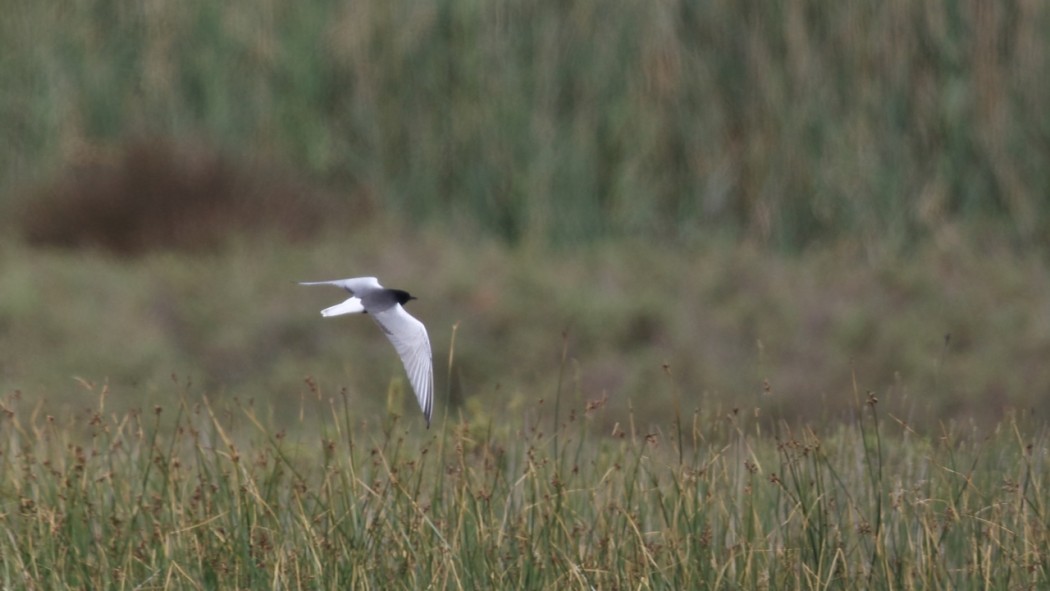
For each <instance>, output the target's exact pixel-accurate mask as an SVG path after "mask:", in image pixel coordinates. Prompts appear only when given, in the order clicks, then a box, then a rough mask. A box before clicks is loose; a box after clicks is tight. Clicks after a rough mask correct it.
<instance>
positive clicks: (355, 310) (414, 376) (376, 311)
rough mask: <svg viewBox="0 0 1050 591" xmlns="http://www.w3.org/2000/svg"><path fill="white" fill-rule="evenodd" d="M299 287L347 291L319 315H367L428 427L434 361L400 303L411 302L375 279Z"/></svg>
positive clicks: (427, 341)
mask: <svg viewBox="0 0 1050 591" xmlns="http://www.w3.org/2000/svg"><path fill="white" fill-rule="evenodd" d="M300 285H334V286H336V287H341V288H343V289H345V290H346V291H348V292H350V295H351V297H350V298H349V299H347V300H346V301H344V302H342V303H339V304H336V305H334V306H331V307H329V308H325V309H324V310H321V315H322V316H325V317H328V316H340V315H342V314H368V315H370V316H371V317H372V319H373V320H375V322H376V324H378V325H379V328H381V329H383V332H384V333H385V334H386V336H387V338H388V339H390V342H391V343H392V344H393V345H394V348H395V349H397V353H398V355H400V356H401V363H402V365H404V366H405V371H406V372H407V373H408V381H409V383H411V384H412V389H413V390H414V391H415V393H416V399H417V400H418V401H419V407H420V408H421V409H422V410H423V415H424V416H425V417H426V419H427V427H428V428H429V427H430V417H431V414H432V411H433V405H434V362H433V356H432V354H431V351H430V337H429V336H428V335H427V329H426V327H425V326H423V323H422V322H420V321H419V320H416V319H415V318H413V317H412V315H411V314H409V313H408V312H406V311H405V309H404V308H403V307H402V304H403V303H405V302H407V301H408V300H411V299H415V298H413V297H412V296H410V295H409V294H408V293H407V292H404V291H401V290H397V289H386V288H384V287H383V286H382V285H380V284H379V280H377V279H376V278H375V277H352V278H350V279H336V280H333V281H309V282H300Z"/></svg>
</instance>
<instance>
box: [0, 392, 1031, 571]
mask: <svg viewBox="0 0 1050 591" xmlns="http://www.w3.org/2000/svg"><path fill="white" fill-rule="evenodd" d="M172 390H173V393H175V394H177V395H178V396H180V400H179V401H178V402H173V403H171V404H169V405H165V406H164V407H156V408H155V409H142V410H135V411H131V412H128V413H115V412H111V411H109V410H107V408H106V396H107V392H106V391H105V389H100V390H96V392H95V393H94V395H95V396H96V397H97V404H93V405H92V407H91V408H85V409H83V411H77V412H71V413H68V414H67V415H65V416H52V415H50V414H48V413H49V409H48V408H46V407H44V406H43V405H41V404H38V403H32V402H30V401H28V400H25V399H21V398H20V397H19V396H18V395H9V396H7V397H6V398H5V399H4V400H3V404H2V411H3V418H2V421H3V430H4V433H5V436H4V438H3V440H2V443H0V462H2V464H3V470H2V471H0V495H2V496H0V508H2V509H0V550H2V554H3V556H4V557H5V559H4V561H3V562H2V565H0V580H2V581H3V584H4V586H5V587H6V588H38V589H39V588H47V589H66V588H85V587H87V588H114V589H117V588H121V589H125V588H126V589H134V588H144V587H145V588H154V589H169V588H178V589H192V588H208V589H215V588H242V589H243V588H312V589H341V588H384V589H389V588H404V589H419V588H434V589H461V588H466V589H473V588H480V587H485V588H510V587H514V588H527V589H541V588H542V589H553V588H557V589H592V588H594V589H637V588H647V589H682V588H720V589H733V588H748V589H782V588H789V589H920V588H921V589H989V588H1001V589H1035V588H1041V587H1044V586H1045V585H1046V584H1047V579H1048V576H1050V572H1048V566H1050V565H1048V564H1047V556H1048V551H1050V531H1048V528H1050V523H1048V518H1047V511H1048V510H1050V507H1048V501H1050V494H1048V491H1047V485H1048V483H1047V480H1046V479H1047V474H1048V472H1047V471H1048V469H1050V455H1048V453H1047V445H1048V444H1050V440H1048V438H1047V432H1046V429H1045V427H1040V426H1039V425H1038V424H1037V423H1035V422H1034V421H1033V420H1032V419H1031V418H1030V417H1026V416H1024V415H1014V416H1011V417H1009V418H1008V419H1006V420H1004V421H1003V422H1002V423H1000V424H998V425H996V426H995V428H994V429H992V430H991V431H989V432H987V433H980V432H979V431H978V430H976V429H973V428H971V427H968V426H966V425H965V424H955V423H951V424H945V425H943V426H942V427H941V429H940V430H938V431H936V432H933V433H930V434H923V433H919V432H916V431H915V430H913V429H912V428H910V427H908V426H907V425H903V424H900V423H897V422H894V421H892V420H889V419H887V415H886V413H885V412H884V411H882V410H881V409H880V403H878V402H877V401H876V399H875V398H874V397H873V396H869V397H868V398H867V400H866V401H860V402H858V406H857V408H856V412H857V415H856V419H855V420H854V421H852V422H849V423H846V424H841V423H831V424H828V425H824V426H820V427H818V426H810V425H803V424H799V425H788V424H786V423H779V424H777V425H776V426H775V428H773V429H771V430H769V429H765V428H763V427H762V423H761V422H759V421H756V420H755V419H754V416H755V414H756V413H757V409H748V410H737V409H733V410H731V411H726V412H722V411H716V410H713V411H705V412H701V413H697V414H693V415H692V416H681V417H679V423H680V425H681V427H682V432H681V433H680V434H679V433H676V427H675V425H673V424H657V425H647V426H642V425H638V424H636V423H635V421H634V420H633V417H632V416H630V415H628V416H627V417H625V418H626V420H627V422H626V423H624V424H618V425H617V426H616V427H615V428H614V429H612V430H611V431H609V430H604V429H598V428H596V421H595V418H596V417H597V416H599V415H601V414H602V413H605V412H607V409H606V408H603V406H602V404H601V402H600V401H587V402H584V403H582V404H576V403H573V404H569V403H568V402H567V401H565V402H564V405H565V406H566V407H569V408H567V409H566V410H567V411H568V412H564V411H563V416H562V417H561V420H560V421H555V417H554V416H553V414H552V413H551V412H550V409H549V407H545V404H549V403H542V402H541V403H539V404H538V405H533V406H532V407H531V408H528V409H526V411H525V412H524V413H523V414H522V415H521V416H520V417H519V418H517V419H515V420H512V421H506V420H503V421H492V420H482V421H476V420H474V419H473V418H472V417H470V416H459V417H452V416H448V415H446V416H445V417H444V418H443V419H442V420H439V421H437V422H436V423H435V428H434V429H433V430H431V431H425V430H422V429H421V425H420V422H419V421H418V420H416V419H418V417H416V416H415V415H412V416H409V417H408V418H407V419H399V418H398V417H396V415H388V416H387V417H386V418H383V419H381V420H379V421H371V420H366V419H364V418H362V417H360V416H358V415H357V413H356V412H354V411H353V410H351V407H352V406H353V400H348V399H347V396H346V394H345V393H342V394H335V395H330V394H327V393H321V392H320V391H314V392H313V395H312V396H311V397H310V398H309V399H308V400H306V401H304V403H303V412H302V414H301V415H300V417H299V420H298V423H297V425H296V426H295V428H293V429H289V430H280V431H276V430H274V429H272V428H271V427H269V426H268V425H267V420H266V419H265V418H264V417H262V416H260V415H261V414H264V413H261V411H262V410H264V409H263V408H260V407H259V406H257V405H255V404H252V403H248V402H240V403H238V402H232V401H231V402H230V403H229V404H223V405H222V406H218V405H213V404H212V403H210V402H209V401H208V399H207V398H200V397H196V396H194V395H192V394H190V393H189V392H188V390H187V388H185V387H184V385H179V384H173V386H172ZM380 416H382V415H380ZM555 441H559V442H560V443H555ZM679 442H681V446H680V443H679Z"/></svg>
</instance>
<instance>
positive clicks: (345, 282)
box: [299, 277, 383, 294]
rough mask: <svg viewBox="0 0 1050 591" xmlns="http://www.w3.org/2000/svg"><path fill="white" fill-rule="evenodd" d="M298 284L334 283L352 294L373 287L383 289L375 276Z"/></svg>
mask: <svg viewBox="0 0 1050 591" xmlns="http://www.w3.org/2000/svg"><path fill="white" fill-rule="evenodd" d="M299 285H334V286H336V287H341V288H343V289H345V290H346V291H349V292H350V293H352V294H357V293H358V292H368V291H371V290H373V289H383V286H382V285H379V280H378V279H376V278H375V277H351V278H349V279H333V280H331V281H300V282H299Z"/></svg>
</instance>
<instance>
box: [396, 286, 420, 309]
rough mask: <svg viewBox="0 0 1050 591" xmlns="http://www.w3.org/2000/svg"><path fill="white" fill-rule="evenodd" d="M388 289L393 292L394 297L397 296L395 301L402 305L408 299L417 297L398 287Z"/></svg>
mask: <svg viewBox="0 0 1050 591" xmlns="http://www.w3.org/2000/svg"><path fill="white" fill-rule="evenodd" d="M390 291H391V292H392V293H393V294H394V297H395V298H397V303H399V304H401V305H402V306H404V305H405V304H407V303H408V301H409V300H418V299H419V298H417V297H416V296H414V295H412V294H410V293H408V292H407V291H403V290H400V289H391V290H390Z"/></svg>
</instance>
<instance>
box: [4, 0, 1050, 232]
mask: <svg viewBox="0 0 1050 591" xmlns="http://www.w3.org/2000/svg"><path fill="white" fill-rule="evenodd" d="M0 6H2V8H3V10H4V13H5V15H6V17H5V18H4V19H2V22H0V133H2V136H3V137H4V138H5V139H4V141H3V142H2V143H0V179H3V181H0V198H2V200H3V202H2V203H0V205H5V206H11V205H12V203H13V202H15V201H17V200H18V199H19V196H22V197H23V198H26V199H28V197H24V192H23V191H21V190H19V189H18V188H19V187H24V186H26V184H27V183H32V182H34V181H35V180H36V179H39V178H41V176H47V175H48V174H50V173H51V172H53V171H54V170H56V169H58V167H60V166H62V165H64V164H66V163H69V162H70V161H75V160H76V159H77V157H78V155H81V154H83V152H84V151H85V150H87V151H89V152H90V151H93V150H97V149H99V146H108V145H111V144H112V143H113V142H118V143H119V142H121V141H123V140H124V139H125V138H127V137H141V136H143V135H145V136H148V137H155V136H166V135H167V136H174V137H186V136H187V135H190V136H192V135H197V134H201V135H205V136H206V137H208V138H209V141H213V142H215V143H216V145H217V147H218V149H219V150H220V151H224V152H229V153H238V154H244V153H247V154H256V153H262V154H266V155H269V156H272V157H274V158H276V159H279V160H286V161H289V162H291V163H292V164H293V165H294V166H296V167H299V168H302V169H304V170H306V171H307V174H308V175H309V176H310V177H312V178H314V179H316V180H320V181H323V182H324V183H325V184H326V186H332V187H336V188H338V189H339V190H340V191H342V192H343V193H345V194H347V195H352V196H359V195H364V196H366V197H367V198H370V199H374V200H375V201H377V202H378V203H380V204H381V205H382V207H383V208H385V209H386V210H387V211H396V212H398V213H399V215H403V216H405V217H406V218H408V219H410V220H412V221H415V222H420V221H423V220H431V221H434V222H436V223H441V224H444V223H450V222H451V223H454V224H456V225H461V224H462V225H464V226H465V227H467V228H483V229H485V231H488V232H491V233H493V234H494V235H495V236H498V237H499V238H500V239H502V240H507V241H510V242H521V241H526V242H538V243H541V244H547V243H549V242H551V241H553V242H555V243H565V242H570V243H578V242H580V241H587V240H591V239H593V238H596V237H603V236H614V237H615V236H622V235H625V234H629V235H640V236H647V237H660V238H662V239H669V240H671V241H679V240H685V241H689V240H692V239H694V238H695V237H696V236H698V235H725V236H728V237H730V238H746V239H748V240H752V241H755V242H757V243H760V244H768V245H771V246H773V247H775V248H779V249H787V250H797V249H800V248H804V247H806V246H808V245H811V244H814V243H817V242H823V241H828V240H835V239H840V238H843V237H848V238H849V239H851V240H856V241H860V242H862V243H863V244H865V245H866V247H868V248H871V249H884V248H890V249H899V248H900V247H902V246H908V245H912V244H913V243H914V242H915V241H916V240H921V239H924V238H925V237H927V236H929V235H931V234H936V233H937V232H938V231H940V230H941V229H942V228H944V227H945V226H950V225H952V224H955V223H957V222H960V221H966V222H973V221H975V220H979V221H981V222H982V223H990V224H991V227H992V228H994V230H995V231H997V232H1000V233H1002V234H1003V235H1004V236H1005V237H1006V239H1007V240H1009V241H1012V242H1014V243H1016V244H1019V245H1021V246H1046V244H1047V237H1048V236H1050V232H1048V231H1047V228H1048V223H1047V222H1048V220H1050V207H1048V205H1047V203H1048V202H1047V200H1046V195H1047V194H1048V191H1050V169H1048V168H1047V167H1046V166H1045V162H1046V161H1047V159H1048V158H1050V141H1048V139H1050V111H1048V110H1047V109H1046V108H1045V105H1047V104H1050V78H1048V77H1047V76H1045V73H1046V71H1047V69H1048V64H1047V59H1048V57H1047V56H1050V51H1048V50H1050V47H1048V46H1047V45H1048V40H1050V33H1048V31H1050V5H1047V4H1046V3H1041V2H1032V1H1028V0H1005V1H1002V2H959V1H958V0H934V1H930V2H923V1H918V0H915V1H902V2H882V3H878V2H876V3H872V2H861V1H845V2H835V3H831V4H825V3H814V2H811V1H806V0H787V1H784V2H754V1H748V2H724V1H719V2H698V1H695V0H672V1H668V2H657V3H654V2H648V1H640V0H612V1H607V0H600V1H599V0H584V1H582V2H571V3H565V2H546V1H540V2H536V1H522V0H501V1H494V2H474V1H472V0H442V1H439V2H424V3H420V2H413V1H409V0H382V1H362V2H336V1H333V0H311V1H309V2H290V1H287V0H262V1H256V0H252V1H250V2H248V1H245V0H237V1H233V2H224V3H219V4H216V3H214V2H206V1H203V0H184V1H179V2H175V1H171V0H157V1H152V2H121V1H114V0H83V1H78V2H71V3H64V4H61V5H54V4H49V3H32V2H23V1H21V0H5V1H3V2H0ZM30 194H32V192H30ZM355 198H356V197H351V199H355Z"/></svg>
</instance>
